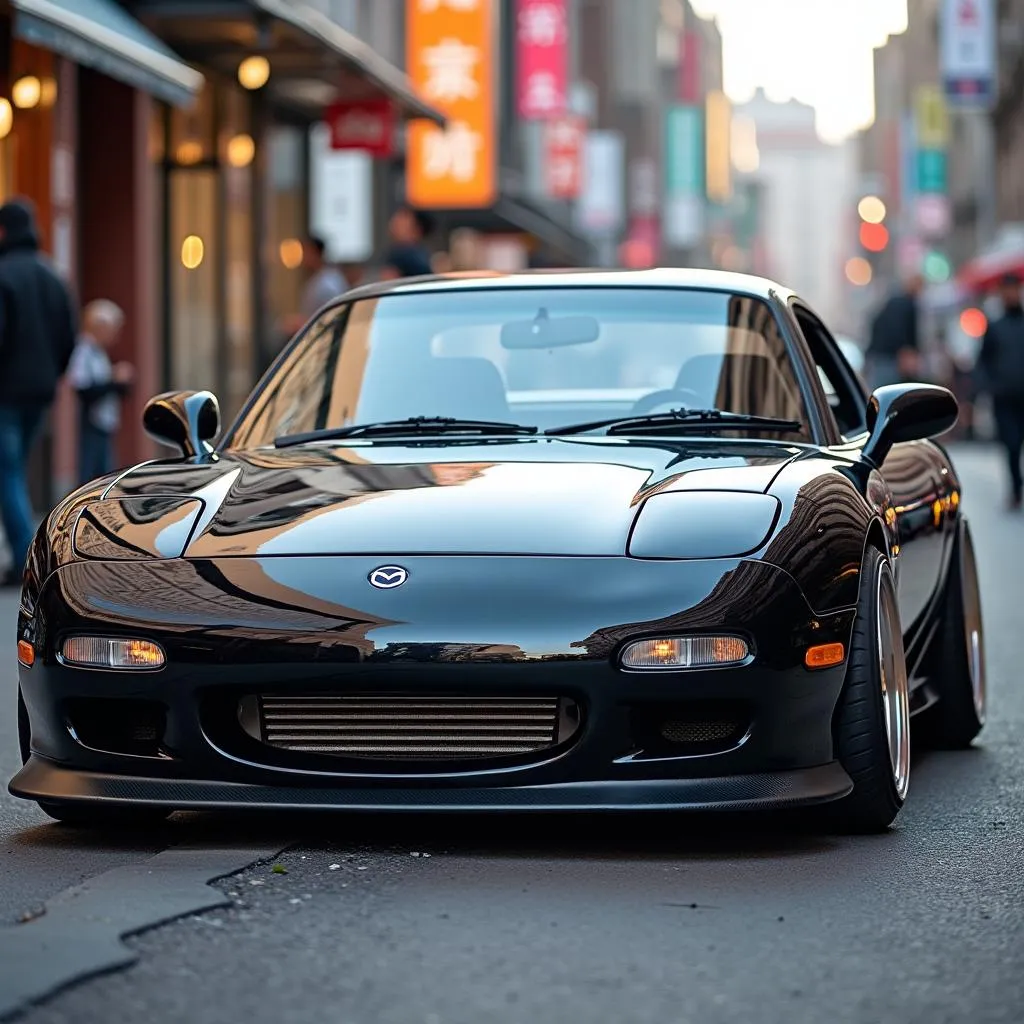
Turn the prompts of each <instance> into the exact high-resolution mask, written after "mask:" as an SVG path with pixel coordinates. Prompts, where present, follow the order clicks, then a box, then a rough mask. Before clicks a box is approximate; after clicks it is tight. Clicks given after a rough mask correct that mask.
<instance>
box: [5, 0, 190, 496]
mask: <svg viewBox="0 0 1024 1024" xmlns="http://www.w3.org/2000/svg"><path fill="white" fill-rule="evenodd" d="M0 32H2V35H3V38H2V41H0V55H2V57H0V59H2V60H3V62H4V63H3V74H2V85H0V136H3V138H2V139H0V199H9V198H11V197H13V196H25V197H28V198H29V199H31V200H32V201H33V203H34V204H35V207H36V212H37V216H38V221H39V230H40V236H41V241H42V245H43V249H44V251H46V252H48V253H49V254H50V255H51V257H52V259H53V261H54V264H55V265H56V267H57V269H58V270H59V271H60V272H61V273H62V274H63V275H64V276H65V277H66V278H67V279H68V280H69V281H70V282H71V284H72V286H73V288H74V290H75V292H76V294H77V296H78V297H79V299H80V300H81V302H83V303H85V302H88V301H90V300H92V299H95V298H100V297H103V298H109V299H112V300H113V301H115V302H116V303H118V305H120V306H121V307H122V308H123V309H124V311H125V314H126V325H125V332H124V337H123V341H122V343H121V346H120V348H119V350H118V351H117V352H116V353H115V357H116V358H121V359H126V360H129V361H131V362H133V363H134V364H135V365H136V367H137V371H138V378H137V387H136V391H135V393H134V394H133V395H132V397H131V398H130V400H129V402H128V408H127V410H126V421H127V422H128V423H129V424H130V427H129V428H128V429H126V430H125V431H124V433H123V436H122V438H121V439H120V452H119V456H120V461H122V462H128V461H131V460H133V459H137V458H142V457H145V456H147V455H148V454H149V453H150V451H151V446H150V445H149V444H148V443H147V442H146V440H145V438H144V436H143V435H142V433H141V431H139V430H138V429H137V428H135V424H136V423H137V422H138V415H139V413H140V410H141V405H142V402H143V401H144V398H145V396H146V395H147V394H149V393H151V392H152V390H154V389H155V388H156V386H157V383H158V375H157V373H156V366H155V364H154V362H153V359H152V353H153V352H154V351H155V350H156V335H155V330H154V328H155V324H156V321H155V320H154V319H153V318H152V317H151V311H152V309H153V307H154V300H155V285H156V274H155V264H154V261H153V256H154V255H155V253H153V251H152V247H151V240H152V231H151V230H150V225H151V201H152V195H153V188H152V184H153V182H152V172H151V168H150V164H149V159H148V153H147V133H146V131H145V125H146V124H148V119H149V117H150V115H151V110H152V109H153V107H154V106H155V104H156V103H157V102H163V103H171V104H187V103H190V102H192V99H193V96H194V94H195V93H196V92H197V91H198V89H199V88H200V86H201V84H202V76H201V75H200V74H199V73H198V72H196V71H194V70H193V69H192V68H190V67H188V66H187V65H186V64H185V63H183V62H182V61H181V60H180V59H179V58H178V57H177V56H176V55H175V54H174V53H173V52H172V51H171V50H170V49H168V48H167V47H166V46H164V45H163V44H162V43H161V42H160V40H158V39H157V38H156V37H155V36H153V35H152V34H151V33H150V32H149V31H147V30H146V29H145V28H143V26H142V25H140V24H139V23H138V22H137V21H136V20H135V19H133V18H132V17H131V16H130V15H129V14H128V13H127V12H126V11H125V10H124V9H123V8H122V7H121V6H119V5H118V4H117V3H115V2H114V0H89V2H88V4H83V3H81V2H79V0H9V2H8V3H7V4H5V5H3V6H0ZM75 450H76V444H75V410H74V403H73V401H72V398H71V396H69V395H67V394H63V395H62V396H61V397H60V398H59V400H58V402H57V403H56V406H55V408H54V410H53V414H52V416H51V417H50V422H49V423H48V425H47V429H46V431H45V432H44V436H43V438H42V442H41V444H40V445H39V446H38V448H37V450H36V452H35V453H34V456H33V464H32V469H31V480H32V490H33V498H34V501H35V504H36V507H37V508H40V509H43V508H46V507H49V506H50V505H51V504H52V503H53V501H54V500H55V499H56V498H57V497H59V496H60V494H62V493H64V492H65V491H66V490H68V489H69V488H70V487H71V486H73V485H74V483H75Z"/></svg>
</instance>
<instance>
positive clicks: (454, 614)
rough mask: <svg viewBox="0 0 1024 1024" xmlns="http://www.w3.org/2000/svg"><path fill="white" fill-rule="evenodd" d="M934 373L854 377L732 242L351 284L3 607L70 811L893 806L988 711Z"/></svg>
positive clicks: (73, 519) (199, 398) (26, 782)
mask: <svg viewBox="0 0 1024 1024" xmlns="http://www.w3.org/2000/svg"><path fill="white" fill-rule="evenodd" d="M956 415H957V408H956V403H955V401H954V399H953V397H952V396H951V395H950V393H949V392H948V391H946V390H945V389H943V388H938V387H932V386H928V385H918V384H906V385H894V386H889V387H884V388H881V389H879V390H878V391H877V392H875V393H874V394H873V395H872V396H870V398H869V397H868V396H866V395H865V394H864V393H863V391H862V389H861V385H860V384H859V382H858V379H857V377H856V375H855V374H854V373H853V372H852V371H851V369H850V367H849V366H848V364H847V363H846V361H845V360H844V358H843V357H842V355H841V352H840V350H839V348H838V346H837V345H836V343H835V342H834V340H833V338H832V336H831V335H830V334H829V332H828V330H827V329H826V328H825V326H824V325H823V324H822V322H821V320H820V319H819V318H818V317H817V316H815V314H814V313H813V312H812V311H811V310H810V308H809V307H808V306H807V305H806V304H805V303H803V302H802V301H801V300H800V299H799V298H797V296H795V295H793V294H792V293H790V292H788V291H786V290H785V289H783V288H781V287H779V286H777V285H775V284H772V283H771V282H768V281H764V280H761V279H758V278H751V277H744V276H738V275H730V274H721V273H713V272H696V271H682V270H657V271H644V272H596V271H595V272H545V273H539V274H521V275H512V276H502V275H496V274H479V275H454V276H449V277H439V278H423V279H415V280H407V281H404V282H399V283H391V284H387V285H371V286H367V287H363V288H360V289H357V290H355V291H353V292H351V293H349V294H348V295H346V296H345V297H344V298H343V299H341V300H339V301H337V302H335V303H333V304H331V305H330V306H328V307H326V308H324V309H323V310H321V312H320V313H319V314H318V315H317V316H316V317H315V318H314V319H313V321H312V322H311V323H310V324H309V325H308V326H307V327H306V328H305V329H304V330H303V331H302V332H301V333H300V334H299V335H298V336H297V337H296V338H295V339H294V340H293V341H292V342H291V343H290V344H289V346H288V347H287V348H286V349H285V351H284V352H283V353H282V354H281V356H280V357H279V358H278V359H277V361H276V363H275V364H274V365H273V366H272V367H271V369H270V370H269V371H268V373H267V374H266V376H265V377H264V379H263V380H262V381H261V382H260V384H259V385H258V387H257V388H256V390H255V391H254V392H253V394H252V396H251V398H250V399H249V401H248V403H247V404H246V405H245V407H244V408H243V410H242V412H241V413H240V414H239V416H238V417H237V419H236V420H235V422H234V423H233V425H232V426H231V427H230V428H229V429H228V431H227V433H226V435H225V437H224V438H223V440H222V441H220V443H219V444H218V445H217V446H216V447H213V446H212V442H213V441H214V439H215V438H216V437H217V435H218V431H219V411H218V406H217V402H216V400H215V399H214V397H213V396H212V395H211V394H209V393H207V392H189V393H176V394H166V395H161V396H159V397H157V398H155V399H153V401H152V402H151V403H150V405H149V406H148V408H147V410H146V413H145V426H146V428H147V430H148V431H149V433H150V434H151V435H153V436H154V437H156V438H158V439H160V440H161V441H164V442H166V443H168V444H170V445H174V446H176V447H177V448H179V449H180V455H178V456H177V457H176V458H173V459H169V460H166V461H154V462H147V463H144V464H142V465H139V466H135V467H134V468H132V469H130V470H127V471H125V472H121V473H118V474H116V475H111V476H108V477H106V478H104V479H101V480H97V481H96V482H95V483H92V484H90V485H88V486H86V487H83V488H82V489H81V490H79V491H77V492H76V493H74V494H72V495H71V496H69V497H68V498H67V499H65V500H64V501H63V502H62V503H61V504H60V505H59V506H58V507H57V508H56V509H55V510H54V511H53V512H52V513H51V514H50V516H49V517H48V519H47V520H46V522H45V524H44V525H43V527H42V528H41V529H40V531H39V534H38V536H37V537H36V539H35V542H34V544H33V546H32V549H31V553H30V556H29V559H28V563H27V566H26V570H25V582H24V588H23V594H22V600H21V610H20V617H19V622H18V652H19V659H20V662H21V667H20V684H21V686H20V703H19V724H20V733H21V744H22V755H23V759H24V767H23V768H22V769H21V771H20V772H19V773H18V774H17V775H16V776H15V778H14V779H13V781H12V782H11V784H10V788H11V792H12V793H14V794H16V795H18V796H21V797H26V798H28V799H32V800H36V801H38V802H39V804H40V805H41V806H42V807H43V808H44V809H45V810H46V811H47V812H48V813H49V814H51V815H53V816H54V817H56V818H59V819H64V820H68V821H86V822H89V821H96V820H110V819H112V818H113V819H117V818H123V817H125V816H130V817H142V818H146V817H148V816H151V815H158V816H159V815H166V814H168V813H169V812H171V811H173V810H174V809H178V808H182V809H184V808H236V807H253V808H255V807H259V808H272V807H291V808H310V809H312V808H342V809H361V808H362V809H374V810H410V809H418V810H421V809H431V810H445V811H452V810H474V811H477V810H485V809H486V810H502V811H508V810H530V811H542V810H546V811H576V810H610V809H629V808H643V809H662V810H671V811H675V810H686V809H741V808H742V809H755V808H770V807H778V808H782V807H797V806H801V805H815V804H823V805H826V804H827V805H830V806H829V807H827V808H826V812H827V813H828V814H829V815H833V816H834V820H835V824H836V825H837V826H840V827H843V828H855V829H865V830H874V829H879V828H885V827H887V826H888V825H889V824H890V823H891V822H892V820H893V819H894V818H895V817H896V815H897V813H898V812H899V810H900V807H901V805H902V804H903V802H904V799H905V797H906V794H907V787H908V783H909V775H910V738H911V733H912V732H913V734H914V738H915V740H918V739H920V738H921V737H927V738H928V739H929V741H931V742H935V743H940V744H944V745H953V746H962V745H966V744H969V743H970V742H971V740H972V739H973V738H974V736H975V735H976V734H977V732H978V731H979V729H980V728H981V726H982V723H983V721H984V714H985V670H984V660H983V649H982V648H983V642H982V626H981V613H980V607H979V598H978V583H977V578H976V571H975V561H974V553H973V549H972V544H971V534H970V530H969V528H968V524H967V521H966V520H965V518H964V516H963V514H962V511H961V507H960V484H959V482H958V480H957V476H956V473H955V471H954V469H953V467H952V465H951V464H950V460H949V458H948V456H947V455H946V453H945V452H944V451H943V449H942V448H940V447H939V446H938V445H937V444H935V443H934V442H932V441H930V440H928V439H929V438H932V437H934V436H936V435H939V434H941V433H943V432H944V431H946V430H948V429H949V428H950V427H951V426H952V425H953V424H954V422H955V420H956Z"/></svg>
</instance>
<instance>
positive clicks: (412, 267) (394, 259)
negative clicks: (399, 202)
mask: <svg viewBox="0 0 1024 1024" xmlns="http://www.w3.org/2000/svg"><path fill="white" fill-rule="evenodd" d="M433 230H434V220H433V218H432V217H431V216H430V215H429V214H426V213H423V212H422V211H420V210H414V209H413V208H412V207H411V206H401V207H399V208H398V209H397V210H396V211H395V212H394V214H392V216H391V220H390V221H389V222H388V234H389V235H390V236H391V242H392V245H391V248H390V249H389V250H388V252H387V255H386V256H385V258H384V270H383V273H382V274H381V276H382V277H383V278H385V279H392V280H393V279H394V278H398V277H420V276H422V275H425V274H432V273H433V272H434V271H433V268H432V267H431V265H430V252H429V250H428V249H427V241H426V240H427V238H429V237H430V235H431V233H432V232H433Z"/></svg>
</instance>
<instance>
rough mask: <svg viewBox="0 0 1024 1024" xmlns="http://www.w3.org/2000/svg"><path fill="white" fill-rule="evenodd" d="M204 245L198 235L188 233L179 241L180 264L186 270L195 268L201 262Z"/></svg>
mask: <svg viewBox="0 0 1024 1024" xmlns="http://www.w3.org/2000/svg"><path fill="white" fill-rule="evenodd" d="M204 253H205V246H204V245H203V240H202V239H201V238H200V237H199V236H198V235H188V236H187V237H186V238H185V241H184V242H182V243H181V264H182V266H183V267H184V268H185V269H186V270H195V269H196V267H198V266H199V264H200V263H202V262H203V255H204Z"/></svg>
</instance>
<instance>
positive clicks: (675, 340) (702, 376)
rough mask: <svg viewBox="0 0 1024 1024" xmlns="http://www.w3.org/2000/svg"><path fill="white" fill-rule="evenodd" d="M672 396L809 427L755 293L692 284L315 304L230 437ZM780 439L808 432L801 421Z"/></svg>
mask: <svg viewBox="0 0 1024 1024" xmlns="http://www.w3.org/2000/svg"><path fill="white" fill-rule="evenodd" d="M680 407H686V408H694V409H695V408H700V409H720V410H722V411H724V412H736V413H745V414H752V415H757V416H766V417H779V418H782V419H787V420H798V421H800V422H801V423H803V424H806V423H807V414H806V407H805V405H804V401H803V397H802V395H801V392H800V388H799V385H798V383H797V379H796V376H795V373H794V371H793V367H792V364H791V362H790V359H789V354H788V352H787V350H786V347H785V344H784V342H783V340H782V337H781V335H780V333H779V328H778V325H777V322H776V320H775V317H774V314H773V313H772V310H771V309H770V307H769V306H768V305H767V304H766V303H764V302H762V301H761V300H759V299H755V298H751V297H749V296H739V295H731V294H729V293H727V292H717V291H700V290H694V289H654V288H605V289H598V288H589V287H585V288H580V287H576V288H488V289H467V290H449V291H425V292H419V293H411V294H392V295H385V296H383V297H380V298H376V299H363V300H359V301H356V302H354V303H351V304H347V305H341V306H337V307H334V308H332V309H329V310H326V311H325V312H324V313H323V314H321V316H320V317H319V318H318V320H317V321H316V322H315V323H314V324H312V325H311V327H310V329H309V330H308V331H307V332H306V333H305V334H304V335H303V336H302V337H301V338H300V339H299V340H298V341H297V343H296V344H295V345H294V346H293V347H292V349H291V351H290V352H289V353H288V354H287V356H286V357H285V358H284V360H283V361H282V363H281V364H280V366H279V367H278V369H277V370H276V371H275V372H274V374H273V375H272V376H271V377H270V378H269V379H268V380H267V381H266V382H265V385H264V387H263V389H262V391H261V392H260V394H259V395H258V397H257V399H256V401H255V402H254V403H253V405H252V406H251V407H250V408H249V410H248V411H247V412H246V413H245V414H244V415H243V416H242V417H241V419H240V421H239V423H238V424H237V425H236V428H235V430H234V431H233V434H232V435H231V438H230V441H229V444H228V446H229V447H233V448H251V447H260V446H264V445H270V444H273V443H274V439H275V438H278V437H281V436H285V435H289V434H297V433H304V432H308V431H316V430H324V429H331V428H336V427H343V426H347V425H349V424H357V423H358V424H364V423H374V422H379V421H388V420H400V419H404V418H408V417H413V416H429V417H455V418H458V419H475V420H491V421H501V422H508V423H518V424H523V425H529V426H536V427H538V428H539V429H541V430H546V429H552V428H557V427H558V426H559V425H562V424H572V423H579V422H581V421H587V420H600V419H606V418H613V417H617V416H632V415H643V414H647V413H652V412H659V411H664V410H666V409H673V408H680ZM715 429H716V432H718V433H721V430H720V429H718V428H715ZM639 432H641V433H642V431H639ZM709 432H711V431H710V429H709ZM758 433H759V432H758V431H757V430H754V431H750V430H748V431H746V432H745V436H757V435H758ZM764 436H766V437H774V438H776V439H777V438H778V436H779V435H778V432H777V431H776V432H774V433H772V432H771V431H770V430H767V429H766V430H765V431H764ZM787 440H798V441H799V440H809V437H808V435H807V434H806V427H804V429H803V430H802V431H801V432H798V433H797V434H796V435H792V434H791V435H787Z"/></svg>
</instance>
